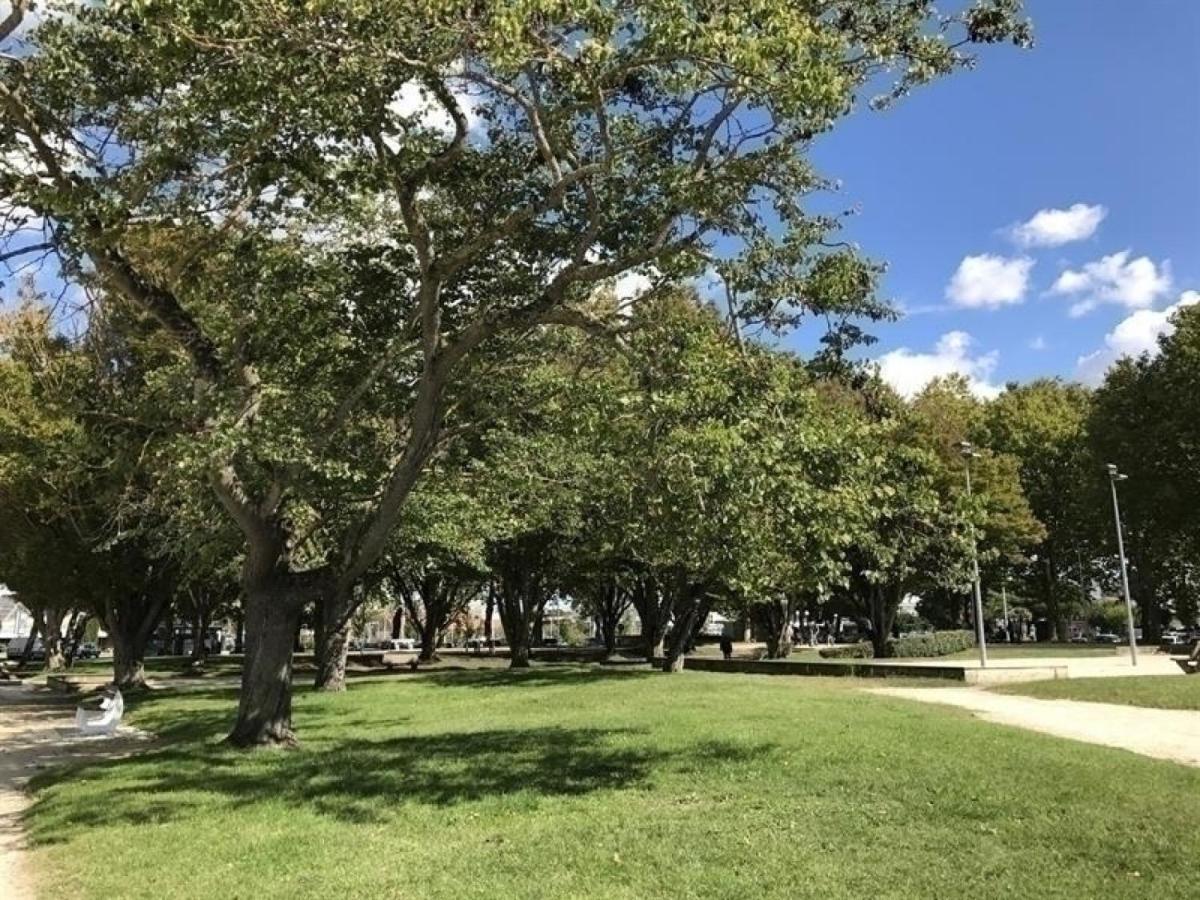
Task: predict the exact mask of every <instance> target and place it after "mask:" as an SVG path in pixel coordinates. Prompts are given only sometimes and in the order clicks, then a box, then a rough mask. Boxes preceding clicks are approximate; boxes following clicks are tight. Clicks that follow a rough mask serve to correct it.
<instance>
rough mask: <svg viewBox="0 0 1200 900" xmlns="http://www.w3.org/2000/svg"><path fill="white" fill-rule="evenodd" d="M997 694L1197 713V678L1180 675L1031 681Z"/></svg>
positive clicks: (1199, 699)
mask: <svg viewBox="0 0 1200 900" xmlns="http://www.w3.org/2000/svg"><path fill="white" fill-rule="evenodd" d="M996 690H997V691H999V692H1002V693H1005V694H1022V695H1024V696H1027V697H1038V698H1040V699H1043V700H1086V701H1089V702H1091V703H1121V704H1124V705H1126V706H1150V707H1154V708H1156V709H1194V710H1200V677H1191V678H1185V677H1183V676H1182V675H1141V676H1129V677H1120V678H1070V679H1065V680H1059V681H1032V682H1027V683H1025V684H1013V685H1005V686H1004V687H1000V688H996Z"/></svg>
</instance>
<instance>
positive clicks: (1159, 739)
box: [870, 687, 1200, 766]
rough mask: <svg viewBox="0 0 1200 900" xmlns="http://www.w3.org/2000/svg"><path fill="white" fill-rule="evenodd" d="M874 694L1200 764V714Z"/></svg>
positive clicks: (981, 696)
mask: <svg viewBox="0 0 1200 900" xmlns="http://www.w3.org/2000/svg"><path fill="white" fill-rule="evenodd" d="M870 693H872V694H880V695H883V696H886V697H902V698H904V699H907V700H920V701H922V702H925V703H942V704H946V705H948V706H957V707H960V708H962V709H969V710H971V711H972V712H974V713H975V714H976V715H977V716H978V717H979V718H981V719H985V720H987V721H989V722H998V723H1000V724H1002V725H1016V726H1018V727H1020V728H1028V729H1031V730H1033V731H1041V732H1044V733H1046V734H1053V735H1057V736H1058V737H1064V738H1071V739H1072V740H1076V741H1086V742H1087V743H1090V744H1102V745H1104V746H1105V747H1119V748H1120V749H1122V750H1131V751H1132V752H1134V753H1140V754H1142V755H1143V756H1153V757H1155V758H1156V759H1169V760H1173V761H1174V762H1179V763H1183V764H1185V765H1189V766H1200V712H1193V711H1189V710H1176V709H1144V708H1142V707H1137V706H1122V705H1117V704H1114V703H1082V702H1080V701H1078V700H1037V699H1034V698H1032V697H1021V696H1017V695H1012V694H993V693H991V692H989V691H986V690H983V689H981V688H967V687H954V688H874V689H871V690H870Z"/></svg>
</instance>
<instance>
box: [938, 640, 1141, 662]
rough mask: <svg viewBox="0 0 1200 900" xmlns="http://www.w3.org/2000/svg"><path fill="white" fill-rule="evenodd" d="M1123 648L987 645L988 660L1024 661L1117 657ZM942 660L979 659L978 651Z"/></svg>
mask: <svg viewBox="0 0 1200 900" xmlns="http://www.w3.org/2000/svg"><path fill="white" fill-rule="evenodd" d="M1122 649H1123V648H1120V647H1114V646H1113V645H1112V644H1056V643H1052V642H1050V641H1041V642H1039V643H1036V644H999V643H997V644H993V643H989V644H988V645H987V652H988V657H989V658H990V659H1026V658H1030V657H1044V658H1059V657H1064V656H1066V657H1071V656H1117V655H1119V654H1120V652H1121V650H1122ZM942 659H979V650H978V649H976V648H974V647H972V648H970V649H968V650H960V651H959V652H957V653H952V654H950V655H949V656H944V657H942Z"/></svg>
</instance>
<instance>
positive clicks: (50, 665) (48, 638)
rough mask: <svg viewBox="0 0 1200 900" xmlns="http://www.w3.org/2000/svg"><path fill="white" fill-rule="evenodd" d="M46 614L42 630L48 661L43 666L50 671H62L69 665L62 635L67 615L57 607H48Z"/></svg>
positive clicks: (43, 644)
mask: <svg viewBox="0 0 1200 900" xmlns="http://www.w3.org/2000/svg"><path fill="white" fill-rule="evenodd" d="M44 615H45V617H46V621H45V628H44V630H43V632H42V646H43V647H44V648H45V650H46V661H45V663H44V664H43V667H44V668H45V669H46V671H48V672H61V671H63V669H65V668H66V667H67V656H66V653H65V651H64V647H63V635H62V624H63V619H64V618H65V615H64V613H62V612H60V611H58V610H56V609H47V610H46V611H45V612H44Z"/></svg>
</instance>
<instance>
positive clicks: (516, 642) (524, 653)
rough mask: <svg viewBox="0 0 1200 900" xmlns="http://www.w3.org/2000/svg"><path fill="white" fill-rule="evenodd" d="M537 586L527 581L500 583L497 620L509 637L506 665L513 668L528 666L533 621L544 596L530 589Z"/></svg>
mask: <svg viewBox="0 0 1200 900" xmlns="http://www.w3.org/2000/svg"><path fill="white" fill-rule="evenodd" d="M536 590H537V588H536V587H531V586H528V585H524V586H520V585H501V588H500V623H501V625H503V626H504V637H505V639H506V640H507V641H508V652H509V668H512V669H527V668H529V658H530V648H531V647H532V637H533V625H534V622H536V621H537V620H538V619H539V618H540V616H539V613H540V611H541V609H542V608H543V607H544V606H545V599H544V598H541V597H540V596H537V595H536V594H534V593H533V592H534V591H536ZM526 592H529V593H526Z"/></svg>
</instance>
